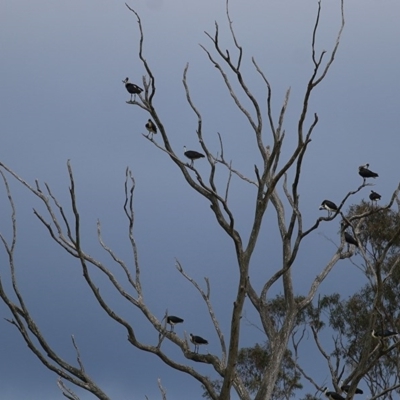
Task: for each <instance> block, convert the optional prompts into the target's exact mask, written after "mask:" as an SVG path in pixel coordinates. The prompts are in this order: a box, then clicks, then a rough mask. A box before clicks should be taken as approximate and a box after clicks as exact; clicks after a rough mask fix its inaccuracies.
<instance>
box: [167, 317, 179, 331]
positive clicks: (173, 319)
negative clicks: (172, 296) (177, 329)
mask: <svg viewBox="0 0 400 400" xmlns="http://www.w3.org/2000/svg"><path fill="white" fill-rule="evenodd" d="M182 322H183V319H182V318H179V317H175V316H174V315H168V317H167V324H169V325H171V332H173V331H174V326H175V325H176V324H181V323H182Z"/></svg>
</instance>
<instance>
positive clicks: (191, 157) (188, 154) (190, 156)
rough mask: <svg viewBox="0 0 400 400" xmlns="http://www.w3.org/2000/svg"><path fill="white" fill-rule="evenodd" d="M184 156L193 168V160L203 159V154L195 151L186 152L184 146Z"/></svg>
mask: <svg viewBox="0 0 400 400" xmlns="http://www.w3.org/2000/svg"><path fill="white" fill-rule="evenodd" d="M183 151H184V153H183V154H184V155H185V156H186V157H187V158H188V159H189V160H190V161H191V163H190V166H191V167H193V163H194V160H198V159H199V158H204V154H201V153H199V152H197V151H195V150H186V146H183Z"/></svg>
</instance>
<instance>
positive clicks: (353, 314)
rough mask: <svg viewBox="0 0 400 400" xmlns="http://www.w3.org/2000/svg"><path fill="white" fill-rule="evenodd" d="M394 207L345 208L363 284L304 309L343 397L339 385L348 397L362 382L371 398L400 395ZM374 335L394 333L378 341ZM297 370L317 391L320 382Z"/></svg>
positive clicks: (398, 213)
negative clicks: (344, 295) (358, 254)
mask: <svg viewBox="0 0 400 400" xmlns="http://www.w3.org/2000/svg"><path fill="white" fill-rule="evenodd" d="M393 199H394V197H393V198H392V201H393ZM392 201H391V202H390V203H392ZM396 205H397V210H394V209H393V208H389V207H387V206H379V205H377V204H374V202H373V201H372V202H366V201H364V200H363V201H362V202H361V203H360V204H354V205H352V206H351V207H350V208H349V211H348V213H347V215H346V216H344V218H345V220H347V221H348V222H349V223H350V224H351V225H352V226H355V227H356V229H355V231H354V233H355V236H356V237H357V240H358V241H359V243H360V251H361V252H362V257H361V258H360V259H357V260H361V261H358V262H357V260H352V263H353V264H354V265H355V266H356V267H357V268H358V269H359V270H360V271H361V272H362V273H363V275H364V276H365V281H364V284H363V285H362V287H360V289H358V290H357V291H355V292H354V294H352V295H351V296H350V297H349V298H347V299H343V298H342V296H341V295H340V293H331V294H325V295H323V296H320V297H319V299H318V301H317V302H316V304H315V305H311V306H310V307H309V308H308V310H307V317H306V318H307V319H308V324H309V326H310V329H311V331H312V337H313V338H314V341H315V344H316V346H317V349H318V350H319V352H320V354H321V356H322V358H323V359H325V362H326V363H327V365H328V368H329V371H330V374H331V380H332V384H333V386H334V388H335V391H336V392H338V393H341V392H343V391H342V389H341V388H342V386H346V385H349V386H350V387H349V390H348V393H349V398H351V396H353V395H354V394H355V391H356V388H357V386H358V385H359V384H360V383H361V382H362V383H364V384H366V385H367V387H368V389H369V391H370V395H371V396H370V397H369V398H370V399H378V398H387V399H394V398H397V397H398V395H399V393H400V381H399V377H400V369H399V367H400V364H399V359H400V358H399V357H400V341H399V340H398V339H399V332H400V311H399V307H398V305H399V302H400V290H399V287H400V286H399V284H400V272H399V271H400V269H399V263H400V202H399V200H398V199H396ZM328 331H329V332H330V336H331V337H332V338H333V340H332V343H331V346H330V347H328V346H327V345H326V341H325V344H323V343H322V341H321V338H322V337H326V335H327V332H328ZM372 331H374V332H385V331H390V332H393V333H398V334H397V335H393V336H392V337H387V338H382V339H379V338H375V337H374V336H373V335H372V334H371V333H372ZM375 336H376V335H375ZM296 350H297V348H296ZM299 369H300V371H301V373H302V374H303V376H304V377H305V378H307V379H308V380H310V381H312V382H313V383H314V386H315V388H316V389H317V390H320V386H319V383H318V382H316V381H315V380H314V379H313V378H312V376H311V375H309V374H307V373H306V372H305V371H304V370H303V369H301V368H299ZM343 395H345V393H342V396H343Z"/></svg>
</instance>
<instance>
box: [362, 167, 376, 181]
mask: <svg viewBox="0 0 400 400" xmlns="http://www.w3.org/2000/svg"><path fill="white" fill-rule="evenodd" d="M368 168H369V164H365V165H360V166H359V167H358V173H359V175H360V176H362V177H363V178H364V182H365V179H366V178H377V177H378V176H379V175H378V174H377V173H376V172H372V171H371V170H369V169H368Z"/></svg>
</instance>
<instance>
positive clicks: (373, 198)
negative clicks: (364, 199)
mask: <svg viewBox="0 0 400 400" xmlns="http://www.w3.org/2000/svg"><path fill="white" fill-rule="evenodd" d="M381 197H382V196H381V195H380V194H379V193H376V192H374V191H373V190H371V194H370V195H369V199H370V200H371V201H378V200H380V199H381Z"/></svg>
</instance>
